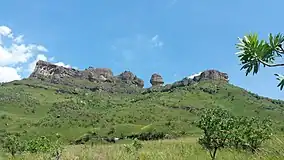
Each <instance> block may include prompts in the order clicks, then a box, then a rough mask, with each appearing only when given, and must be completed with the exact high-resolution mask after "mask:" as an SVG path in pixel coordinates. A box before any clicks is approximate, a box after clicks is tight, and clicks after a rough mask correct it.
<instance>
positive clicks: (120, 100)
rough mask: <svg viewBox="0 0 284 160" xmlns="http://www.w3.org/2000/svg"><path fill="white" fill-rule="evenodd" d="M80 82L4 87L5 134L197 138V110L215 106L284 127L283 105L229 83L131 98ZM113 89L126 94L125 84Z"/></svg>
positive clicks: (1, 120)
mask: <svg viewBox="0 0 284 160" xmlns="http://www.w3.org/2000/svg"><path fill="white" fill-rule="evenodd" d="M77 81H78V80H76V85H74V86H70V85H59V84H51V83H47V82H44V81H39V80H30V79H26V80H21V81H15V82H12V83H6V84H3V85H2V86H1V87H0V95H1V96H0V99H1V101H0V116H1V117H0V130H1V129H2V130H3V129H5V130H6V131H8V132H21V133H22V132H24V131H25V134H26V135H25V136H34V135H54V134H55V133H60V134H62V135H63V137H64V138H65V140H66V142H70V141H72V140H74V139H76V137H77V138H78V137H80V136H82V135H83V134H84V133H86V132H88V131H93V130H95V131H96V132H97V133H98V134H99V135H101V136H106V135H107V134H106V133H107V132H108V131H109V130H110V129H111V128H115V132H114V133H113V134H112V135H109V136H120V135H121V134H123V135H131V134H134V133H139V132H143V131H144V130H145V128H146V129H148V130H151V129H155V130H157V131H162V132H165V133H168V134H175V135H180V134H182V135H196V134H199V133H200V130H198V129H197V128H196V127H195V126H194V125H193V124H192V122H194V121H195V120H196V119H197V118H198V116H197V111H198V110H199V109H202V108H206V107H213V106H221V107H223V108H226V109H228V110H230V111H232V112H233V113H234V114H235V115H244V116H260V117H268V116H270V117H271V118H273V120H274V122H275V125H274V126H275V128H276V130H278V131H281V128H284V127H283V126H284V123H283V119H284V118H283V113H284V102H283V101H279V100H272V99H268V98H263V97H260V96H257V95H255V94H252V93H250V92H247V91H246V90H244V89H241V88H239V87H236V86H233V85H231V84H228V83H224V82H218V81H202V82H200V83H198V84H196V85H189V86H185V87H178V88H173V89H170V90H168V91H163V87H162V88H158V89H157V90H156V91H155V92H149V93H146V94H145V93H144V94H141V91H140V90H136V89H134V90H133V92H131V94H127V93H122V92H106V91H90V90H87V89H83V88H80V86H81V85H83V82H81V81H80V83H79V82H78V83H77ZM87 85H89V87H90V85H92V84H90V83H88V84H87ZM97 85H98V84H94V86H97ZM78 86H79V87H78ZM112 87H117V88H116V90H117V91H121V90H123V87H125V86H122V88H119V87H121V86H112ZM127 89H128V90H131V89H133V88H131V87H130V88H127ZM57 90H61V91H64V93H57ZM185 107H188V108H191V109H193V110H191V111H189V110H186V108H185Z"/></svg>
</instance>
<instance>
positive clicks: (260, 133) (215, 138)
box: [197, 108, 272, 160]
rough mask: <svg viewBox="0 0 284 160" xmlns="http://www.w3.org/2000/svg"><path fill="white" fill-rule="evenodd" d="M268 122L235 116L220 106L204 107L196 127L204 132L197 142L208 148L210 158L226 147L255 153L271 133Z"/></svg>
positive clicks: (214, 157) (213, 159) (213, 158)
mask: <svg viewBox="0 0 284 160" xmlns="http://www.w3.org/2000/svg"><path fill="white" fill-rule="evenodd" d="M269 122H270V120H267V119H264V120H259V119H257V118H255V117H252V118H247V117H243V116H240V117H236V116H233V115H232V114H231V113H230V112H228V111H227V110H224V109H221V108H209V109H205V111H204V112H203V113H202V115H201V117H200V119H199V120H198V121H197V127H199V128H200V129H202V130H203V133H204V134H203V136H202V137H201V138H199V141H198V142H199V144H201V145H202V146H203V147H204V148H205V149H206V150H208V152H209V153H210V157H211V158H212V160H215V159H216V154H217V151H218V150H220V149H223V148H226V147H229V148H234V149H237V150H238V149H243V150H250V151H252V153H255V152H256V151H257V150H258V149H259V148H260V147H261V145H262V143H263V142H265V141H266V140H268V139H270V136H271V135H272V130H271V127H270V125H271V123H269Z"/></svg>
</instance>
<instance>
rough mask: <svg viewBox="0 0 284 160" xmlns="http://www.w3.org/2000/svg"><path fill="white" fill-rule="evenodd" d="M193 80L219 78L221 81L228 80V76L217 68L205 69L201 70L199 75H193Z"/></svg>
mask: <svg viewBox="0 0 284 160" xmlns="http://www.w3.org/2000/svg"><path fill="white" fill-rule="evenodd" d="M193 80H194V81H197V82H199V81H202V80H221V81H226V82H228V81H229V76H228V74H227V73H223V72H220V71H217V70H213V69H211V70H206V71H204V72H202V73H201V74H200V75H198V76H195V77H194V78H193Z"/></svg>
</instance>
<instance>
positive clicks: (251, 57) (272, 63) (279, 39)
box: [237, 33, 284, 90]
mask: <svg viewBox="0 0 284 160" xmlns="http://www.w3.org/2000/svg"><path fill="white" fill-rule="evenodd" d="M239 41H240V42H239V43H238V44H237V49H238V50H239V52H238V53H237V54H238V57H239V58H240V61H241V64H242V67H241V70H242V69H244V70H246V75H248V74H249V73H251V72H252V73H253V75H254V74H257V73H258V71H259V68H260V65H261V64H262V65H263V66H264V67H266V66H267V67H282V66H284V63H277V62H276V60H277V58H280V57H282V55H283V54H284V49H283V42H284V36H283V35H282V34H280V33H278V34H276V35H272V34H269V40H268V42H267V41H265V40H259V39H258V35H257V34H249V35H247V36H244V38H242V39H241V38H239ZM275 75H276V76H277V79H278V80H279V81H280V82H279V84H278V87H280V89H281V90H282V89H283V87H284V78H283V76H282V75H280V74H275Z"/></svg>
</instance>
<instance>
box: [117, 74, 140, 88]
mask: <svg viewBox="0 0 284 160" xmlns="http://www.w3.org/2000/svg"><path fill="white" fill-rule="evenodd" d="M117 78H118V79H119V80H121V81H123V82H125V83H127V84H132V85H135V86H138V87H140V88H143V87H144V81H143V80H142V79H140V78H138V77H137V76H136V75H134V74H133V73H132V72H130V71H124V72H123V73H121V74H120V75H118V76H117Z"/></svg>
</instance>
